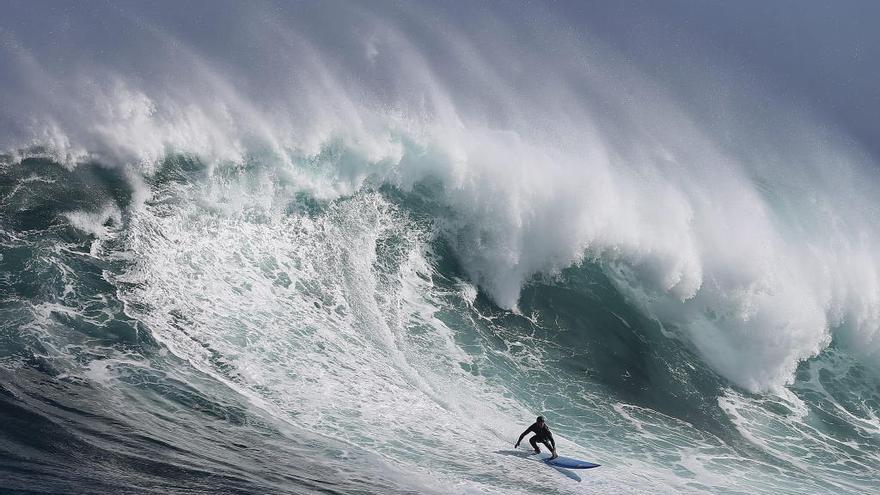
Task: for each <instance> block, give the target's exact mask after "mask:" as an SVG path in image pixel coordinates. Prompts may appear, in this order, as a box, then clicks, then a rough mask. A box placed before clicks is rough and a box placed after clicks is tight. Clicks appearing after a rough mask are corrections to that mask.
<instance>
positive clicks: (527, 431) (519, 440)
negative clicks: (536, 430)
mask: <svg viewBox="0 0 880 495" xmlns="http://www.w3.org/2000/svg"><path fill="white" fill-rule="evenodd" d="M531 430H532V427H531V426H530V427H528V428H526V431H524V432H522V435H520V436H519V438H517V439H516V445H514V446H513V448H517V447H519V443H520V442H522V439H523V438H525V436H526V435H528V434H529V432H530V431H531Z"/></svg>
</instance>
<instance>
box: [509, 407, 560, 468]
mask: <svg viewBox="0 0 880 495" xmlns="http://www.w3.org/2000/svg"><path fill="white" fill-rule="evenodd" d="M529 432H532V433H534V434H535V435H534V436H533V437H532V438H530V439H529V443H530V444H532V448H533V449H535V453H536V454H540V453H541V449H539V448H538V442H541V443H543V444H544V445H545V446H546V447H547V448H548V449H550V453H551V454H553V455H552V456H551V457H550V458H551V459H556V458H557V457H559V455H558V454H557V453H556V441H555V440H553V434H552V433H550V428H549V427H548V426H547V423H545V422H544V416H538V419H536V420H535V422H534V423H533V424H532V426H529V427H528V428H526V431H524V432H522V435H520V436H519V439H518V440H517V441H516V445H514V446H513V448H518V447H519V443H520V442H522V439H523V437H525V436H526V435H528V434H529Z"/></svg>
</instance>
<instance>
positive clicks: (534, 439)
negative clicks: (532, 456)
mask: <svg viewBox="0 0 880 495" xmlns="http://www.w3.org/2000/svg"><path fill="white" fill-rule="evenodd" d="M537 438H538V437H532V438H530V439H529V443H530V444H532V448H533V449H535V453H536V454H540V453H541V449H539V448H538V440H537Z"/></svg>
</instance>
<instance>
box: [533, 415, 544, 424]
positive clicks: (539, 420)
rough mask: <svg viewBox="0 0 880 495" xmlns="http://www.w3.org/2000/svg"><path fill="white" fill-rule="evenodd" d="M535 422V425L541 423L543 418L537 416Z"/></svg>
mask: <svg viewBox="0 0 880 495" xmlns="http://www.w3.org/2000/svg"><path fill="white" fill-rule="evenodd" d="M535 422H536V423H543V422H544V416H538V419H536V420H535Z"/></svg>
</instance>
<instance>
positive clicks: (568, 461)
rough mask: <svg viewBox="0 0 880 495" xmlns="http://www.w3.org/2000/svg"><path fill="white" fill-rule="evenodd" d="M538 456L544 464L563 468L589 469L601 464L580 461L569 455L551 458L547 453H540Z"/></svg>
mask: <svg viewBox="0 0 880 495" xmlns="http://www.w3.org/2000/svg"><path fill="white" fill-rule="evenodd" d="M540 456H541V460H542V461H544V463H545V464H548V465H550V466H554V467H560V468H565V469H590V468H594V467H599V466H601V464H594V463H592V462H587V461H582V460H580V459H572V458H571V457H563V456H559V457H557V458H556V459H551V458H550V455H549V454H543V453H542V454H540Z"/></svg>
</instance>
